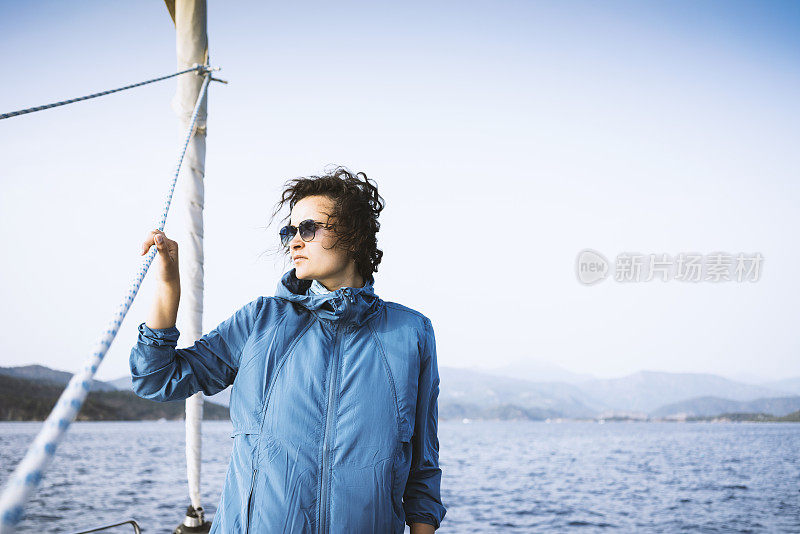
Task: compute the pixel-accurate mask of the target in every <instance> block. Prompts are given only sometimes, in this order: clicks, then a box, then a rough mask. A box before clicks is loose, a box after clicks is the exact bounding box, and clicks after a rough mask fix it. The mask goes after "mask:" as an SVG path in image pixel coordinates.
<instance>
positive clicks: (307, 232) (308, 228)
mask: <svg viewBox="0 0 800 534" xmlns="http://www.w3.org/2000/svg"><path fill="white" fill-rule="evenodd" d="M334 226H336V225H334V224H331V225H326V224H325V223H322V222H319V221H315V220H313V219H306V220H305V221H303V222H301V223H300V224H298V225H297V226H292V225H291V224H287V225H286V226H284V227H283V228H281V229H280V231H279V232H278V234H279V235H280V237H281V244H282V245H283V246H284V247H288V246H289V243H291V241H292V239H294V236H295V234H296V233H297V231H298V230H300V239H302V240H303V241H311V240H313V239H314V236H315V235H316V233H317V228H320V227H321V228H333V227H334Z"/></svg>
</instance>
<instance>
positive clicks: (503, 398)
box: [439, 366, 598, 417]
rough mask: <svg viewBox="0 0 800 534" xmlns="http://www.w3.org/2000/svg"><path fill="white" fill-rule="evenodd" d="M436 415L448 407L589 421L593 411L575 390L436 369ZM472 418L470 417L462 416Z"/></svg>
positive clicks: (468, 372) (554, 384) (470, 371)
mask: <svg viewBox="0 0 800 534" xmlns="http://www.w3.org/2000/svg"><path fill="white" fill-rule="evenodd" d="M439 380H440V384H441V385H440V388H439V404H440V408H439V410H440V413H442V411H444V413H445V414H449V413H451V411H450V410H452V408H450V407H448V405H458V406H460V407H461V408H460V409H461V410H466V407H467V406H473V407H480V409H481V410H485V409H493V408H496V407H501V406H505V408H504V409H505V410H509V409H511V408H510V407H512V406H514V407H518V408H520V409H524V410H533V413H536V414H539V415H540V416H542V417H592V416H594V415H595V414H596V413H597V412H598V409H597V407H593V406H589V405H587V404H586V403H585V401H586V400H587V399H586V396H585V395H584V393H583V392H582V391H581V390H580V389H579V388H577V387H576V386H573V385H570V384H564V383H558V382H529V381H527V380H519V379H514V378H508V377H502V376H495V375H490V374H483V373H479V372H475V371H472V370H469V369H460V368H457V367H443V366H440V367H439ZM466 417H472V416H466Z"/></svg>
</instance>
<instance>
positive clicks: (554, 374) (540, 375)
mask: <svg viewBox="0 0 800 534" xmlns="http://www.w3.org/2000/svg"><path fill="white" fill-rule="evenodd" d="M470 370H471V371H475V372H476V373H481V374H488V375H495V376H505V377H508V378H516V379H519V380H527V381H529V382H563V383H566V384H580V383H582V382H586V381H587V380H592V379H594V378H595V377H594V376H593V375H589V374H585V373H573V372H571V371H567V370H566V369H564V368H563V367H560V366H558V365H555V364H552V363H549V362H544V361H539V360H535V359H529V360H522V361H516V362H512V363H509V364H505V365H501V366H496V367H485V368H483V367H481V368H479V367H472V368H470Z"/></svg>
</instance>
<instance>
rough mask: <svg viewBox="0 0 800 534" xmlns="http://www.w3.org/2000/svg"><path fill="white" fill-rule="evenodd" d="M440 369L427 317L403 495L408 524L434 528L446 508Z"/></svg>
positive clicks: (431, 327)
mask: <svg viewBox="0 0 800 534" xmlns="http://www.w3.org/2000/svg"><path fill="white" fill-rule="evenodd" d="M438 397H439V368H438V365H437V363H436V338H435V336H434V333H433V326H432V325H431V322H430V319H427V318H426V319H425V340H424V342H423V349H422V354H421V361H420V375H419V388H418V390H417V409H416V418H415V422H414V435H413V436H412V438H411V442H412V451H413V452H412V454H411V471H410V473H409V476H408V482H407V483H406V489H405V492H404V494H403V509H404V510H405V513H406V524H408V526H411V523H428V524H430V525H433V527H434V529H437V528H439V524H440V523H441V521H442V519H444V515H445V512H446V511H447V510H446V509H445V507H444V506H443V505H442V498H441V494H440V485H441V480H442V470H441V469H440V468H439V437H438V434H437V426H438Z"/></svg>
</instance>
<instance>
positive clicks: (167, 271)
mask: <svg viewBox="0 0 800 534" xmlns="http://www.w3.org/2000/svg"><path fill="white" fill-rule="evenodd" d="M153 245H155V246H156V249H158V255H157V256H158V258H159V259H158V261H157V263H158V267H156V277H157V278H158V280H159V281H160V282H162V283H164V284H167V285H176V284H179V283H180V272H179V270H178V242H177V241H173V240H172V239H170V238H168V237H167V236H166V234H164V232H162V231H160V230H153V231H151V232H150V233H149V234H147V238H146V239H145V240H144V243H142V252H141V254H140V255H142V256H144V255H145V254H146V253H147V251H148V250H150V247H152V246H153Z"/></svg>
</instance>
